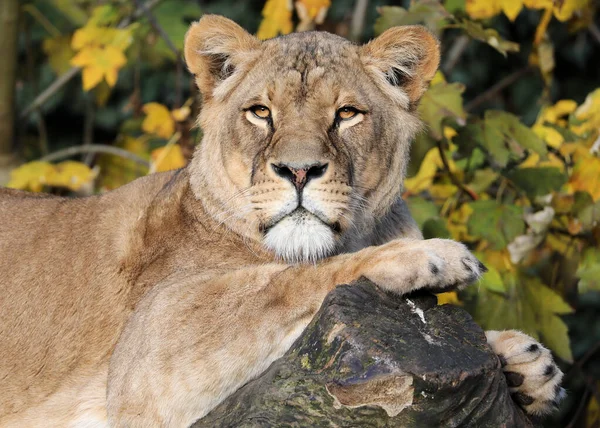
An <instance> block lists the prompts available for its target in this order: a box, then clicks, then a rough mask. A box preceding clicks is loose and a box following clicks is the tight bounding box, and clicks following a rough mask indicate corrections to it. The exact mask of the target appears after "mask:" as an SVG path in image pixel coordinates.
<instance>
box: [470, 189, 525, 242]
mask: <svg viewBox="0 0 600 428" xmlns="http://www.w3.org/2000/svg"><path fill="white" fill-rule="evenodd" d="M470 205H471V208H472V209H473V214H472V215H471V216H470V217H469V221H468V223H467V225H468V228H469V234H471V235H474V236H480V237H482V238H483V239H486V240H487V241H488V242H489V243H490V244H491V246H492V247H493V248H494V249H496V250H501V249H503V248H506V246H507V245H508V244H509V242H511V241H512V240H513V239H515V237H517V236H519V235H522V234H523V233H524V232H525V222H524V221H523V209H522V208H521V207H516V206H512V205H505V204H499V203H498V202H496V201H494V200H489V201H475V202H472V203H471V204H470Z"/></svg>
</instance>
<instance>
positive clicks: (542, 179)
mask: <svg viewBox="0 0 600 428" xmlns="http://www.w3.org/2000/svg"><path fill="white" fill-rule="evenodd" d="M506 178H508V179H509V180H511V181H512V182H513V183H514V184H515V185H516V186H517V187H518V188H519V189H521V190H523V191H524V192H525V193H527V195H528V196H529V197H536V196H543V195H547V194H549V193H552V192H553V191H556V190H558V189H560V188H561V187H562V185H563V184H565V183H566V182H567V177H566V176H565V174H564V173H563V172H562V171H561V170H560V169H558V168H553V167H543V168H519V169H515V170H512V171H510V172H508V173H507V174H506Z"/></svg>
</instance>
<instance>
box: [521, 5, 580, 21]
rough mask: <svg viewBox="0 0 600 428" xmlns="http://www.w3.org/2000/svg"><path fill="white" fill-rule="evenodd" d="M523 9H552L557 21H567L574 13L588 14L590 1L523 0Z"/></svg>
mask: <svg viewBox="0 0 600 428" xmlns="http://www.w3.org/2000/svg"><path fill="white" fill-rule="evenodd" d="M523 4H524V5H525V7H527V8H529V9H552V12H553V13H554V16H555V17H556V19H558V20H559V21H563V22H564V21H567V20H569V19H571V18H572V17H573V15H574V14H575V13H581V14H584V13H586V12H589V10H588V8H589V7H590V5H591V1H590V0H560V1H558V0H554V1H553V0H523Z"/></svg>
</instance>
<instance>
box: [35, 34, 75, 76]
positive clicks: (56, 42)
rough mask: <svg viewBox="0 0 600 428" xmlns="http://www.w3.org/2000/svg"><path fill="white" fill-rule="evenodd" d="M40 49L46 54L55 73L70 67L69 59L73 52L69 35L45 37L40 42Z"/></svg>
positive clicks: (62, 71) (60, 72)
mask: <svg viewBox="0 0 600 428" xmlns="http://www.w3.org/2000/svg"><path fill="white" fill-rule="evenodd" d="M42 49H43V50H44V53H45V54H46V55H48V63H49V64H50V67H52V70H54V72H55V73H56V74H57V75H61V74H63V73H65V72H66V71H67V70H69V68H70V67H71V65H70V61H71V58H73V54H74V52H73V49H72V48H71V40H70V38H69V37H65V36H58V37H53V38H50V39H45V40H44V42H43V43H42Z"/></svg>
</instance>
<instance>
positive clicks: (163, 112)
mask: <svg viewBox="0 0 600 428" xmlns="http://www.w3.org/2000/svg"><path fill="white" fill-rule="evenodd" d="M142 110H143V112H144V113H146V118H145V119H144V121H143V122H142V130H143V131H144V132H147V133H149V134H156V135H158V136H159V137H162V138H165V139H166V138H171V136H172V135H173V133H174V132H175V122H174V121H173V118H172V117H171V112H169V109H168V108H166V107H165V106H164V105H162V104H159V103H148V104H144V107H143V108H142Z"/></svg>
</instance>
